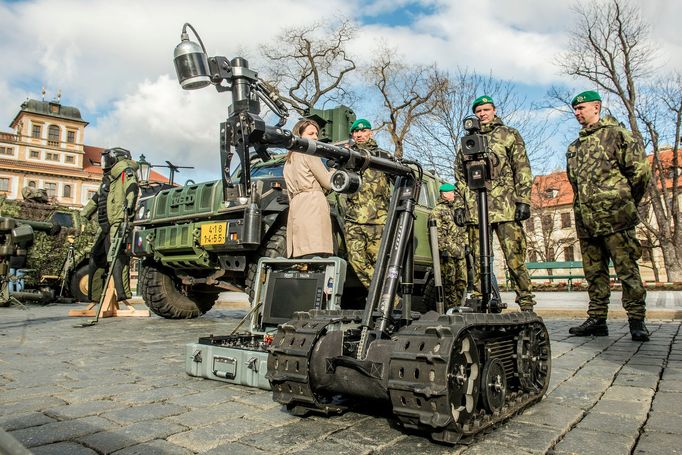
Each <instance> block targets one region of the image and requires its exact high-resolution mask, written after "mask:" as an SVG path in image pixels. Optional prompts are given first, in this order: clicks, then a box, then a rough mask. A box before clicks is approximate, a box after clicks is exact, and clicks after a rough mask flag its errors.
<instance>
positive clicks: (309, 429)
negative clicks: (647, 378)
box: [239, 420, 339, 453]
mask: <svg viewBox="0 0 682 455" xmlns="http://www.w3.org/2000/svg"><path fill="white" fill-rule="evenodd" d="M250 425H251V427H252V428H253V422H251V423H250ZM338 430H339V427H338V426H336V425H332V424H330V423H328V422H323V421H319V420H318V421H316V422H315V424H314V425H313V424H311V423H310V422H307V421H306V420H301V421H299V422H295V423H292V424H290V425H285V426H283V427H277V428H271V429H266V430H265V431H261V432H260V433H255V434H249V435H248V436H244V437H241V438H239V442H241V443H243V444H246V445H247V446H253V447H256V448H258V449H260V450H264V451H266V452H272V453H277V452H278V451H279V450H281V448H282V447H289V448H290V450H294V449H295V448H296V446H301V448H303V447H304V446H306V445H308V444H310V442H312V441H315V440H317V439H321V438H323V437H325V436H327V435H329V434H331V433H333V432H336V431H338Z"/></svg>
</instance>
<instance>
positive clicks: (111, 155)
mask: <svg viewBox="0 0 682 455" xmlns="http://www.w3.org/2000/svg"><path fill="white" fill-rule="evenodd" d="M130 159H132V158H131V155H130V152H129V151H128V150H126V149H124V148H121V147H114V148H111V149H106V150H104V151H103V152H102V169H104V170H105V171H108V170H109V169H111V168H112V167H114V165H115V164H116V163H118V162H119V161H121V160H130Z"/></svg>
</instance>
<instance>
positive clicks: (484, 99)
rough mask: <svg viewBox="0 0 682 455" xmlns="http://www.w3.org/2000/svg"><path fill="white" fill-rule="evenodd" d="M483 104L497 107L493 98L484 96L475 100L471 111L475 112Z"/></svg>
mask: <svg viewBox="0 0 682 455" xmlns="http://www.w3.org/2000/svg"><path fill="white" fill-rule="evenodd" d="M481 104H492V105H493V107H495V102H494V101H493V98H492V97H491V96H488V95H483V96H479V97H478V98H476V99H475V100H474V104H472V105H471V110H472V111H475V110H476V108H477V107H478V106H480V105H481Z"/></svg>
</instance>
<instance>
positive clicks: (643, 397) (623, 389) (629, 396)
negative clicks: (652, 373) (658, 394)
mask: <svg viewBox="0 0 682 455" xmlns="http://www.w3.org/2000/svg"><path fill="white" fill-rule="evenodd" d="M653 396H654V391H653V390H652V389H650V388H645V387H628V386H621V385H614V386H611V387H609V389H608V390H607V391H606V392H605V393H604V396H602V399H603V400H618V401H642V402H645V403H651V400H652V399H653Z"/></svg>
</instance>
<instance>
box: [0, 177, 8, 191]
mask: <svg viewBox="0 0 682 455" xmlns="http://www.w3.org/2000/svg"><path fill="white" fill-rule="evenodd" d="M0 191H2V192H5V193H8V192H9V177H0Z"/></svg>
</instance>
